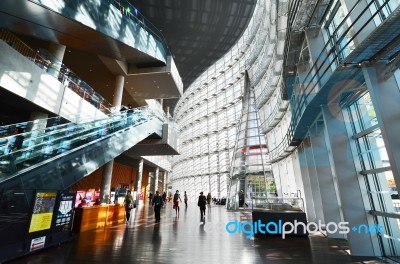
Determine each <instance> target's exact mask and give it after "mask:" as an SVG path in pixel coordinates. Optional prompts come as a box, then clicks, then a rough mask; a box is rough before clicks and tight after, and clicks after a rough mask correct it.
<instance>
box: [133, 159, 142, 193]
mask: <svg viewBox="0 0 400 264" xmlns="http://www.w3.org/2000/svg"><path fill="white" fill-rule="evenodd" d="M142 178H143V159H140V160H139V164H138V168H137V177H136V184H135V190H136V192H137V195H140V194H141V193H142ZM138 200H139V199H138Z"/></svg>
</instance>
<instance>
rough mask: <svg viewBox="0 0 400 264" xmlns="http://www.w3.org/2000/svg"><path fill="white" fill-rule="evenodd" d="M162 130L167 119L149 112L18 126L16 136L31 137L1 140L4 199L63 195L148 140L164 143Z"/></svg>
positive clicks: (0, 184)
mask: <svg viewBox="0 0 400 264" xmlns="http://www.w3.org/2000/svg"><path fill="white" fill-rule="evenodd" d="M35 122H36V123H35ZM43 124H45V126H46V127H45V128H43ZM162 124H163V115H162V114H160V113H158V112H157V111H155V110H152V109H149V108H138V109H135V110H134V111H129V112H128V111H123V112H120V113H114V114H111V115H109V116H107V117H106V118H104V119H98V120H90V121H87V122H79V123H64V124H59V123H58V122H54V119H51V120H39V123H38V121H33V122H26V123H21V124H15V125H13V127H12V128H14V129H15V130H17V131H18V130H19V131H21V130H22V129H24V130H25V131H26V130H29V131H28V132H24V133H18V134H15V135H11V136H8V137H2V138H1V139H0V194H1V193H2V192H3V191H4V190H29V189H40V190H46V189H50V190H65V189H67V188H68V187H69V186H71V185H72V184H74V183H75V182H77V181H79V180H80V179H82V178H83V177H85V176H86V175H88V174H90V173H91V172H93V171H94V170H96V169H98V168H99V167H101V166H102V165H104V164H105V163H107V162H108V161H110V160H112V159H113V158H115V157H117V156H118V155H120V154H121V153H123V152H124V151H126V150H128V149H129V148H131V147H133V146H134V145H135V144H137V143H138V142H140V141H142V140H143V139H145V138H147V137H148V136H149V135H151V134H155V135H158V136H159V137H160V138H161V136H162ZM12 128H11V129H12ZM5 130H8V131H10V127H9V128H7V129H4V128H3V133H4V131H5ZM1 132H2V130H1V128H0V133H1Z"/></svg>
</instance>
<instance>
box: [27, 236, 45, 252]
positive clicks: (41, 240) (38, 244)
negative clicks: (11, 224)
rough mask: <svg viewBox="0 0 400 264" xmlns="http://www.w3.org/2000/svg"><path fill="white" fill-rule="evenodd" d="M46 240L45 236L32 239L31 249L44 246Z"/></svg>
mask: <svg viewBox="0 0 400 264" xmlns="http://www.w3.org/2000/svg"><path fill="white" fill-rule="evenodd" d="M45 242H46V237H45V236H42V237H38V238H34V239H32V240H31V247H30V251H31V252H32V251H34V250H38V249H41V248H44V243H45Z"/></svg>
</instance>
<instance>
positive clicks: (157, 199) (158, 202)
mask: <svg viewBox="0 0 400 264" xmlns="http://www.w3.org/2000/svg"><path fill="white" fill-rule="evenodd" d="M163 205H164V201H163V198H162V197H161V196H160V192H159V191H156V195H155V196H154V197H153V201H152V206H153V207H154V215H155V218H156V223H159V222H160V210H161V207H162V206H163Z"/></svg>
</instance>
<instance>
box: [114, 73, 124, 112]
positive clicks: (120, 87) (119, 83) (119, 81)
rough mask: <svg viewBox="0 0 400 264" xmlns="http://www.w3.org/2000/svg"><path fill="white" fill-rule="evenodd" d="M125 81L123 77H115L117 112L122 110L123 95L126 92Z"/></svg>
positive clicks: (115, 104)
mask: <svg viewBox="0 0 400 264" xmlns="http://www.w3.org/2000/svg"><path fill="white" fill-rule="evenodd" d="M124 81H125V77H124V76H122V75H118V76H116V77H115V89H114V98H113V106H114V107H115V110H116V111H119V110H120V109H121V104H122V94H123V92H124Z"/></svg>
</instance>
